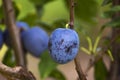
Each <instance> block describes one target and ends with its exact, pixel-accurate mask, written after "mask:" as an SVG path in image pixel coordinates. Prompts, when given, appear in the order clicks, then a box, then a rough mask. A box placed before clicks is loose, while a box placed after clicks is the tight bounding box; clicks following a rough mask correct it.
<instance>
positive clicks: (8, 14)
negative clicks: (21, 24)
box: [2, 0, 26, 67]
mask: <svg viewBox="0 0 120 80" xmlns="http://www.w3.org/2000/svg"><path fill="white" fill-rule="evenodd" d="M2 1H3V8H4V14H5V23H6V26H7V28H8V31H9V34H10V38H11V41H12V44H13V45H12V47H13V49H14V52H15V58H16V61H17V65H20V66H23V67H26V63H25V58H24V57H25V56H24V52H23V50H22V46H21V41H20V35H19V30H18V29H17V27H16V24H15V23H16V22H15V16H14V9H13V6H12V0H2Z"/></svg>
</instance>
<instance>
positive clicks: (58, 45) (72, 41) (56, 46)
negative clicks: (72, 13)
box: [48, 28, 79, 64]
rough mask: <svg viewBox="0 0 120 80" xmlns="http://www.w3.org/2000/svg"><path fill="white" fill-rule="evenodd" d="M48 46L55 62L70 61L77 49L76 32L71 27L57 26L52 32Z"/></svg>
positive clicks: (63, 62) (77, 38)
mask: <svg viewBox="0 0 120 80" xmlns="http://www.w3.org/2000/svg"><path fill="white" fill-rule="evenodd" d="M48 47H49V52H50V55H51V57H52V58H53V60H54V61H55V62H57V63H60V64H65V63H67V62H70V61H71V60H73V59H74V58H75V56H76V55H77V53H78V51H79V37H78V34H77V33H76V32H75V31H74V30H73V29H65V28H58V29H56V30H54V31H53V32H52V34H51V36H50V39H49V44H48Z"/></svg>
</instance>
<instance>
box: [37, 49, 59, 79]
mask: <svg viewBox="0 0 120 80" xmlns="http://www.w3.org/2000/svg"><path fill="white" fill-rule="evenodd" d="M40 58H41V61H40V63H39V72H40V76H41V78H42V79H45V78H46V77H48V76H49V75H50V73H51V72H52V71H53V70H54V69H55V68H56V66H57V63H55V62H54V61H53V60H52V59H51V57H50V55H49V54H48V51H46V52H45V53H43V54H42V56H41V57H40Z"/></svg>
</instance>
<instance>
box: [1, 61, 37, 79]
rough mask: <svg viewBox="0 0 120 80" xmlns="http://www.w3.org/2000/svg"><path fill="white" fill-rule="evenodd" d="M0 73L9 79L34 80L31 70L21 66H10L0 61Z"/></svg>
mask: <svg viewBox="0 0 120 80" xmlns="http://www.w3.org/2000/svg"><path fill="white" fill-rule="evenodd" d="M0 73H1V74H2V75H3V76H6V77H7V78H8V79H9V80H36V79H35V77H34V76H33V75H32V73H31V72H29V71H27V70H26V69H24V68H22V67H15V68H10V67H7V66H6V65H4V64H2V63H1V62H0Z"/></svg>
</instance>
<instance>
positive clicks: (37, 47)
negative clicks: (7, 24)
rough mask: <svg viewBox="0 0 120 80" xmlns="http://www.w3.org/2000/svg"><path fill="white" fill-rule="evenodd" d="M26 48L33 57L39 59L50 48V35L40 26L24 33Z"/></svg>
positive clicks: (23, 38) (23, 40)
mask: <svg viewBox="0 0 120 80" xmlns="http://www.w3.org/2000/svg"><path fill="white" fill-rule="evenodd" d="M21 39H22V42H23V46H24V48H25V49H26V50H27V51H28V52H30V53H31V54H32V55H33V56H35V57H39V56H40V55H41V53H43V52H44V51H45V50H46V49H47V48H48V40H49V36H48V34H47V33H46V32H45V31H44V30H43V29H41V28H40V27H38V26H35V27H33V28H31V29H28V30H26V31H23V32H22V35H21Z"/></svg>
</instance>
